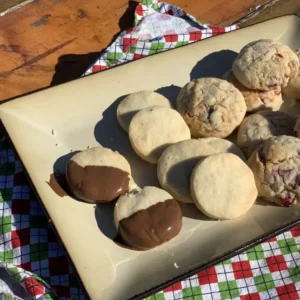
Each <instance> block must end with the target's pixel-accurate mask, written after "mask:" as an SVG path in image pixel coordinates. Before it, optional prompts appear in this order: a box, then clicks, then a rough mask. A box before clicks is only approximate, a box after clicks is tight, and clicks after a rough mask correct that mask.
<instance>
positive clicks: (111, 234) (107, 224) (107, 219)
mask: <svg viewBox="0 0 300 300" xmlns="http://www.w3.org/2000/svg"><path fill="white" fill-rule="evenodd" d="M114 206H115V201H113V202H109V203H101V204H97V205H96V208H95V218H96V221H97V225H98V227H99V229H100V231H101V232H102V233H103V234H104V235H105V236H106V237H107V238H109V239H111V240H114V239H115V237H116V236H117V229H116V227H115V225H114Z"/></svg>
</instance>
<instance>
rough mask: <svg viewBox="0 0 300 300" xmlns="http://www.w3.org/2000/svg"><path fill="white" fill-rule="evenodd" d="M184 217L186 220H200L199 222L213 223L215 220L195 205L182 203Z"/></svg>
mask: <svg viewBox="0 0 300 300" xmlns="http://www.w3.org/2000/svg"><path fill="white" fill-rule="evenodd" d="M180 206H181V210H182V215H183V217H185V218H189V219H194V220H199V221H212V220H213V219H211V218H209V217H207V216H206V215H204V214H203V213H202V212H201V211H200V210H199V209H198V208H197V207H196V205H195V204H193V203H180Z"/></svg>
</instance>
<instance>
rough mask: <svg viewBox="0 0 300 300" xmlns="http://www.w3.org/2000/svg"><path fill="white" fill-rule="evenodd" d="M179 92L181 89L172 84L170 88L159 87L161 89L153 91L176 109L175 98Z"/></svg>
mask: <svg viewBox="0 0 300 300" xmlns="http://www.w3.org/2000/svg"><path fill="white" fill-rule="evenodd" d="M180 90H181V87H179V86H177V85H173V84H172V85H170V86H165V87H161V88H159V89H157V90H155V92H157V93H159V94H161V95H163V96H165V97H166V98H167V99H169V100H170V102H171V103H172V105H173V107H176V99H177V96H178V94H179V92H180Z"/></svg>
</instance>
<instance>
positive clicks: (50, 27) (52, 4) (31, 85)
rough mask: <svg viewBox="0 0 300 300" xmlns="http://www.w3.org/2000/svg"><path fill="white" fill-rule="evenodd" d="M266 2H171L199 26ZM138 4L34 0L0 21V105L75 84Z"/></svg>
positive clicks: (226, 20)
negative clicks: (53, 86) (70, 82)
mask: <svg viewBox="0 0 300 300" xmlns="http://www.w3.org/2000/svg"><path fill="white" fill-rule="evenodd" d="M266 1H267V0H260V1H257V0H243V1H240V0H231V1H228V0H210V1H203V0H184V1H182V0H169V1H168V2H169V3H171V4H173V5H177V6H181V7H182V8H183V9H185V10H186V11H187V12H189V13H190V14H192V15H194V16H195V17H197V18H198V19H199V20H201V21H202V22H208V23H211V24H214V25H226V24H230V23H231V22H233V21H234V20H237V19H239V18H240V17H242V16H243V15H245V14H247V13H248V12H249V11H250V10H251V9H253V8H254V7H255V6H256V5H258V3H265V2H266ZM136 5H137V2H134V1H129V5H128V1H127V0H115V1H110V0H101V1H99V0H36V1H35V2H33V3H29V4H27V5H26V6H24V7H21V8H20V9H18V10H15V11H13V12H12V13H10V14H7V15H5V16H3V17H2V18H0V57H1V67H0V100H3V99H6V98H11V97H15V96H17V95H20V94H24V93H27V92H30V91H33V90H36V89H39V88H42V87H46V86H49V85H50V84H51V83H52V84H58V83H61V82H65V81H68V80H71V79H74V78H78V77H79V76H80V74H82V72H84V70H85V69H86V68H87V67H88V66H89V65H90V64H91V63H92V62H93V61H94V60H95V58H96V57H97V56H98V54H99V52H100V51H101V50H102V49H105V48H106V47H107V46H108V45H109V44H110V43H111V42H112V41H113V40H114V39H115V37H116V36H117V35H118V33H119V32H120V31H122V30H124V29H126V28H128V27H130V26H131V25H132V24H133V12H134V9H135V7H136Z"/></svg>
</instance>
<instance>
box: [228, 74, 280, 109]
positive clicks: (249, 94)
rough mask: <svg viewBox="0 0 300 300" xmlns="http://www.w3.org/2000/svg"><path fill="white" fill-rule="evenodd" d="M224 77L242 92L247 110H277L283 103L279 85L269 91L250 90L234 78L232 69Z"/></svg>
mask: <svg viewBox="0 0 300 300" xmlns="http://www.w3.org/2000/svg"><path fill="white" fill-rule="evenodd" d="M224 79H226V80H227V81H229V82H230V83H232V84H233V85H234V86H235V87H236V88H237V89H238V90H239V91H240V92H241V93H242V95H243V96H244V98H245V102H246V106H247V112H251V113H254V112H258V111H261V110H279V108H280V106H281V104H282V103H283V101H282V95H281V87H279V88H278V89H276V90H270V91H260V90H250V89H248V88H247V87H245V86H244V85H243V84H241V83H240V82H239V81H238V80H237V79H236V77H235V76H234V74H233V72H232V70H231V71H229V72H227V73H226V74H225V75H224Z"/></svg>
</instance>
